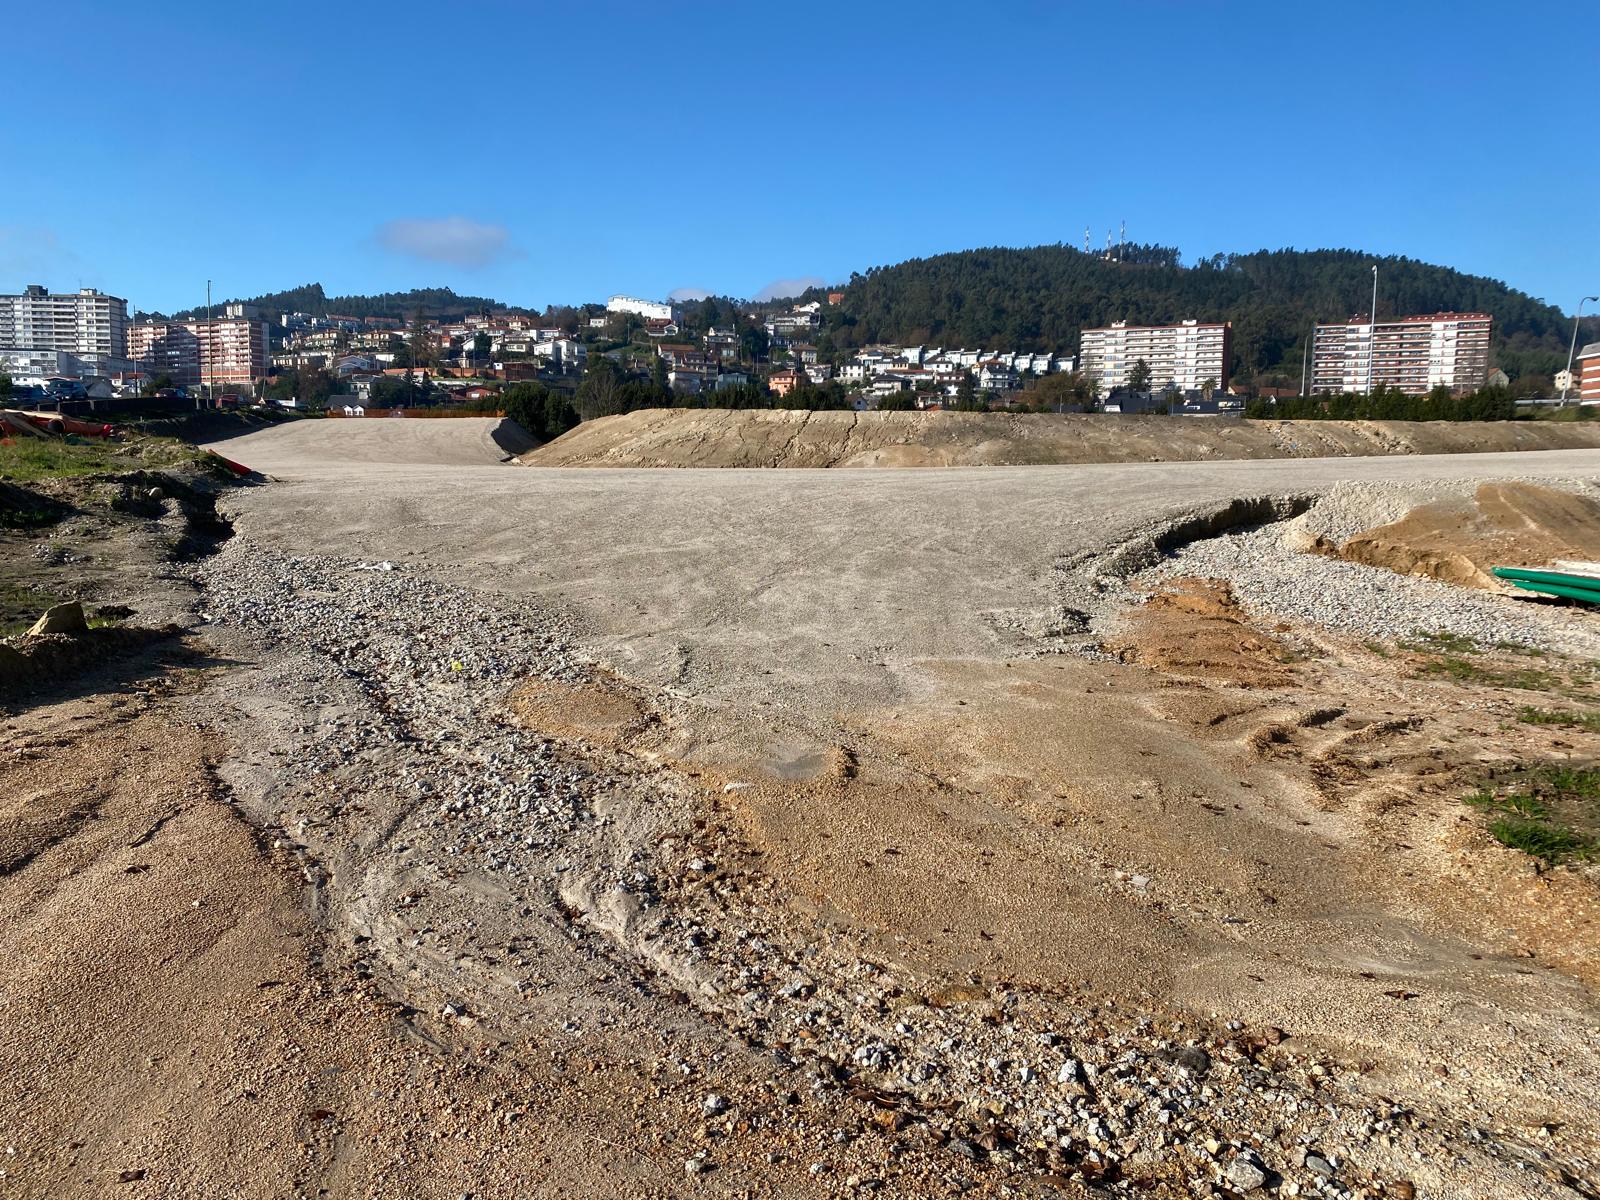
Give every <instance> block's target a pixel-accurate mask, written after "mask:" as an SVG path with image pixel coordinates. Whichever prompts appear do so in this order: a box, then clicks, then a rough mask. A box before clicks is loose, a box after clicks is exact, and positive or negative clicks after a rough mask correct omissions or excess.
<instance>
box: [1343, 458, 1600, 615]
mask: <svg viewBox="0 0 1600 1200" xmlns="http://www.w3.org/2000/svg"><path fill="white" fill-rule="evenodd" d="M1328 549H1330V550H1333V552H1334V553H1336V554H1337V555H1338V557H1340V558H1343V559H1347V560H1349V561H1350V562H1358V563H1365V564H1367V565H1368V566H1374V567H1384V568H1386V569H1388V570H1391V571H1397V572H1399V573H1400V574H1402V575H1419V576H1422V577H1424V578H1428V579H1440V580H1443V581H1445V582H1446V583H1454V584H1460V585H1462V586H1464V587H1475V588H1487V589H1494V590H1504V589H1505V586H1506V585H1504V584H1502V583H1501V582H1500V581H1499V580H1497V579H1495V577H1494V576H1493V575H1492V574H1490V571H1491V570H1492V568H1494V567H1497V566H1502V567H1510V566H1517V567H1537V566H1548V565H1550V564H1552V563H1554V562H1555V561H1556V560H1557V559H1579V560H1586V561H1592V560H1594V559H1596V558H1600V502H1596V501H1595V500H1594V499H1592V498H1591V497H1588V496H1580V495H1574V494H1573V493H1572V492H1570V491H1564V490H1560V489H1557V488H1550V487H1542V486H1539V485H1537V484H1531V483H1485V484H1482V485H1480V486H1479V487H1478V488H1477V489H1476V491H1474V492H1473V493H1472V494H1470V495H1458V496H1451V497H1448V498H1446V499H1443V500H1438V501H1434V502H1433V503H1430V504H1422V505H1419V506H1417V507H1416V508H1413V509H1412V510H1411V511H1410V512H1408V513H1406V514H1405V516H1403V517H1401V518H1400V519H1399V520H1398V521H1394V522H1391V523H1389V524H1386V525H1382V526H1379V527H1378V528H1375V529H1369V530H1367V531H1366V532H1364V533H1360V534H1357V535H1356V536H1355V537H1352V538H1350V539H1349V540H1347V541H1345V542H1344V543H1342V544H1341V545H1339V546H1338V547H1337V548H1333V547H1328Z"/></svg>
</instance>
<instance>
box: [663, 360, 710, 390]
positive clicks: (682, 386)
mask: <svg viewBox="0 0 1600 1200" xmlns="http://www.w3.org/2000/svg"><path fill="white" fill-rule="evenodd" d="M706 378H707V376H706V373H705V372H704V371H691V370H688V369H687V368H685V367H677V368H674V369H673V370H671V371H668V372H667V386H668V387H669V388H671V389H672V390H673V391H674V392H677V393H678V394H679V395H680V396H698V395H699V394H700V393H701V392H703V391H705V389H706ZM712 386H715V384H713V385H712Z"/></svg>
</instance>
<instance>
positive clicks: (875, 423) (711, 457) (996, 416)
mask: <svg viewBox="0 0 1600 1200" xmlns="http://www.w3.org/2000/svg"><path fill="white" fill-rule="evenodd" d="M1591 446H1600V427H1591V426H1587V425H1580V424H1561V425H1557V424H1552V423H1549V422H1531V421H1524V422H1510V421H1508V422H1444V421H1436V422H1406V421H1241V420H1237V419H1221V418H1188V417H1184V418H1166V417H1124V416H1115V415H1108V414H1094V415H1084V414H1066V415H1049V414H1039V413H957V412H919V413H898V412H887V413H884V412H863V413H852V412H790V411H785V410H774V411H766V410H738V411H730V410H720V409H661V408H653V409H642V410H640V411H638V412H632V413H627V414H625V415H622V416H616V417H602V418H601V419H600V420H597V421H585V422H584V423H583V424H582V425H580V426H578V428H576V429H574V430H572V431H571V432H569V433H566V434H563V435H562V436H561V437H559V438H557V439H556V440H555V441H553V442H551V443H549V444H547V445H545V446H542V447H540V448H539V449H537V450H534V451H533V452H531V453H529V454H524V455H522V457H521V458H520V459H519V461H520V462H522V463H524V464H526V465H528V466H535V467H958V466H1003V465H1036V464H1048V463H1135V462H1189V461H1206V460H1219V461H1220V460H1229V459H1263V458H1329V457H1346V456H1355V455H1385V454H1462V453H1472V452H1483V451H1502V450H1557V449H1574V448H1578V447H1591Z"/></svg>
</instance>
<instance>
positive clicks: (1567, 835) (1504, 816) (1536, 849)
mask: <svg viewBox="0 0 1600 1200" xmlns="http://www.w3.org/2000/svg"><path fill="white" fill-rule="evenodd" d="M1464 802H1465V803H1466V804H1468V805H1470V806H1471V807H1473V808H1476V809H1479V810H1481V811H1482V812H1484V813H1485V814H1486V815H1487V816H1488V818H1489V822H1488V825H1487V829H1488V831H1489V835H1490V836H1491V837H1493V838H1494V839H1495V840H1496V841H1497V842H1499V843H1500V844H1501V845H1502V846H1509V847H1511V848H1512V849H1513V850H1521V851H1522V852H1523V853H1525V854H1531V855H1533V856H1534V857H1535V858H1542V859H1546V860H1548V861H1549V862H1552V863H1561V862H1576V861H1582V862H1590V861H1595V860H1596V859H1600V770H1597V769H1595V768H1593V767H1572V766H1558V767H1538V768H1535V769H1533V770H1530V771H1527V772H1524V773H1523V774H1521V775H1520V776H1518V777H1516V778H1513V779H1512V780H1510V781H1509V782H1507V783H1504V784H1501V785H1498V786H1489V785H1485V786H1484V787H1481V788H1479V789H1478V790H1477V791H1476V792H1474V793H1473V794H1472V795H1470V796H1467V797H1465V798H1464Z"/></svg>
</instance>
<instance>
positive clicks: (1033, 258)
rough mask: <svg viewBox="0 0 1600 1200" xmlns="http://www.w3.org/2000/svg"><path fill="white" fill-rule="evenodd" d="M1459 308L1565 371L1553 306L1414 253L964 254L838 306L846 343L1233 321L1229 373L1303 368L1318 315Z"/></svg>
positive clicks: (904, 273) (887, 280)
mask: <svg viewBox="0 0 1600 1200" xmlns="http://www.w3.org/2000/svg"><path fill="white" fill-rule="evenodd" d="M1374 262H1376V263H1377V264H1378V270H1379V289H1378V315H1379V317H1380V319H1382V318H1387V317H1391V316H1394V315H1412V314H1421V313H1431V312H1441V311H1458V312H1474V311H1477V312H1487V313H1491V314H1493V316H1494V319H1495V324H1494V333H1495V345H1494V358H1495V360H1496V362H1497V363H1498V364H1499V365H1500V366H1502V367H1504V368H1505V369H1506V371H1507V373H1508V374H1510V375H1511V376H1512V377H1513V378H1515V377H1518V376H1521V375H1525V374H1548V373H1549V372H1551V371H1554V370H1556V369H1558V368H1559V367H1561V366H1563V365H1565V359H1566V348H1567V334H1568V333H1569V332H1570V329H1571V326H1570V324H1569V322H1568V321H1567V319H1566V318H1563V317H1562V315H1561V313H1560V311H1559V310H1558V309H1556V308H1554V307H1553V306H1551V305H1548V304H1543V303H1541V302H1540V301H1538V300H1535V299H1533V298H1532V297H1531V296H1528V295H1526V294H1525V293H1523V292H1519V291H1516V290H1514V289H1512V288H1509V287H1507V286H1506V285H1505V284H1503V283H1500V282H1498V281H1496V280H1493V279H1485V278H1483V277H1482V276H1478V275H1464V274H1462V273H1461V272H1459V271H1454V270H1451V269H1450V268H1449V267H1438V266H1433V265H1431V264H1428V263H1423V262H1417V261H1415V260H1413V259H1409V258H1394V257H1391V258H1376V257H1374V256H1373V255H1370V254H1362V253H1359V252H1357V251H1354V250H1262V251H1258V252H1257V253H1254V254H1235V255H1229V256H1221V255H1218V256H1217V257H1215V258H1210V259H1203V260H1201V261H1200V262H1198V263H1195V264H1194V265H1192V266H1182V265H1179V258H1178V252H1177V251H1176V250H1173V249H1171V248H1168V247H1160V246H1130V247H1127V248H1125V251H1124V261H1123V262H1120V263H1118V262H1107V261H1105V259H1104V258H1103V257H1102V256H1101V255H1099V254H1085V253H1083V252H1082V251H1079V250H1074V249H1072V248H1071V247H1069V246H1060V245H1057V246H1033V247H1030V248H1027V249H1020V250H1008V249H999V248H997V249H985V250H965V251H961V252H959V253H955V254H941V255H937V256H935V257H933V258H919V259H912V260H911V261H909V262H903V263H900V264H898V265H896V266H890V267H877V268H874V269H873V270H871V271H868V272H867V273H866V274H864V275H860V274H858V275H852V276H851V278H850V282H849V284H848V285H847V286H846V287H845V289H844V292H845V296H844V301H843V303H842V304H841V305H840V306H839V308H838V309H837V310H835V312H834V313H833V314H832V320H831V322H830V324H831V326H832V328H831V331H830V332H831V337H832V340H833V343H834V345H835V346H836V347H837V348H840V349H846V348H852V347H857V346H864V345H868V344H871V343H873V342H893V343H898V344H901V345H917V344H920V343H936V344H940V345H945V346H972V347H1003V348H1006V349H1017V350H1076V349H1077V348H1078V332H1079V330H1081V329H1093V328H1096V327H1098V326H1104V325H1109V324H1110V323H1111V322H1113V321H1128V322H1130V323H1133V324H1164V323H1168V322H1173V321H1180V320H1186V319H1190V318H1195V319H1199V320H1202V321H1232V322H1233V329H1234V351H1235V370H1236V371H1244V372H1255V373H1259V372H1264V371H1269V370H1273V369H1276V368H1280V367H1281V368H1283V369H1284V370H1286V371H1292V373H1293V374H1294V375H1295V377H1296V378H1298V376H1299V372H1300V351H1301V345H1302V341H1303V339H1304V338H1305V337H1306V336H1307V335H1308V332H1309V330H1310V328H1311V326H1312V325H1313V324H1315V323H1316V322H1317V321H1342V320H1347V319H1349V318H1350V317H1351V316H1354V315H1356V314H1357V313H1361V314H1365V312H1366V310H1367V308H1368V307H1369V306H1370V305H1371V295H1372V265H1373V263H1374Z"/></svg>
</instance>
